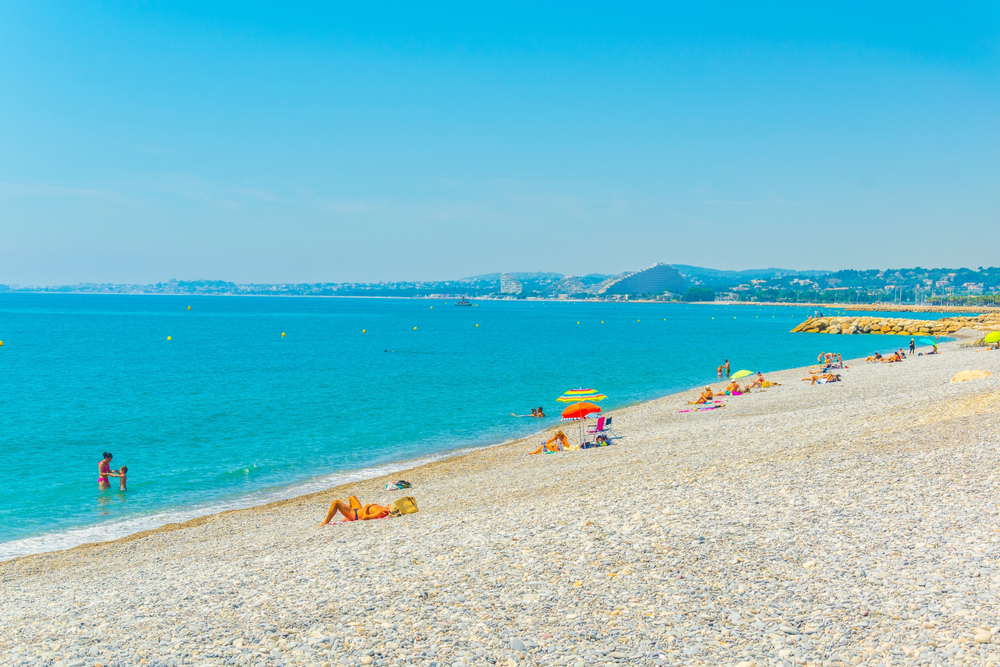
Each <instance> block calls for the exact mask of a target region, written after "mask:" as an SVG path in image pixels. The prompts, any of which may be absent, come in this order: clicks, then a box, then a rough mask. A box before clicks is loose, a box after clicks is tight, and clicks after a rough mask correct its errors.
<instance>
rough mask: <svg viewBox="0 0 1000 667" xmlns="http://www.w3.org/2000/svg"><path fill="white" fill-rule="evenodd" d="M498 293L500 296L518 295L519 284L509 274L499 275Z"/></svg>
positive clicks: (519, 291) (519, 290)
mask: <svg viewBox="0 0 1000 667" xmlns="http://www.w3.org/2000/svg"><path fill="white" fill-rule="evenodd" d="M500 293H501V294H520V293H521V283H520V281H518V279H517V278H515V277H514V276H512V275H510V274H509V273H501V274H500Z"/></svg>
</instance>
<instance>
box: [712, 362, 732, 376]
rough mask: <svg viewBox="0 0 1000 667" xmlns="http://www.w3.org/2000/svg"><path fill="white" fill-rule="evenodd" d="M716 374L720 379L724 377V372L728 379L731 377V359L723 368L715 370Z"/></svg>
mask: <svg viewBox="0 0 1000 667" xmlns="http://www.w3.org/2000/svg"><path fill="white" fill-rule="evenodd" d="M715 372H716V373H717V374H718V376H719V377H720V378H721V377H722V373H723V372H725V374H726V377H729V359H726V360H725V361H724V362H723V363H722V365H721V366H719V367H718V368H717V369H715Z"/></svg>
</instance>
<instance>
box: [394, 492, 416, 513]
mask: <svg viewBox="0 0 1000 667" xmlns="http://www.w3.org/2000/svg"><path fill="white" fill-rule="evenodd" d="M396 509H398V510H399V513H400V514H413V513H415V512H416V511H417V500H416V498H413V497H412V496H406V497H405V498H400V499H399V500H397V501H396Z"/></svg>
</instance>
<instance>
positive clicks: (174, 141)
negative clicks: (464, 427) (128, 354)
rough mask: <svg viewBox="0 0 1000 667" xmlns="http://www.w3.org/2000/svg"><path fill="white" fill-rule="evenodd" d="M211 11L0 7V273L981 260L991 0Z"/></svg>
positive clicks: (989, 193)
mask: <svg viewBox="0 0 1000 667" xmlns="http://www.w3.org/2000/svg"><path fill="white" fill-rule="evenodd" d="M204 4H205V3H190V4H187V3H183V2H161V3H155V2H150V3H100V2H91V3H46V2H31V3H28V2H20V3H8V2H2V3H0V239H2V241H0V283H19V284H63V283H75V282H91V281H93V282H148V281H159V280H167V279H170V278H180V279H197V278H209V279H227V280H236V281H261V282H271V281H281V282H284V281H289V282H299V281H309V282H314V281H335V282H339V281H374V280H404V279H428V280H432V279H445V278H454V277H461V276H466V275H474V274H478V273H490V272H495V271H535V270H547V271H559V272H563V273H570V274H586V273H616V272H619V271H624V270H628V269H635V268H640V267H643V266H646V265H649V264H652V263H654V262H656V261H667V262H677V263H684V264H697V265H703V266H712V267H716V268H757V267H765V266H781V267H788V268H831V269H834V268H885V267H888V266H913V265H921V266H960V265H964V266H973V267H975V266H980V265H984V266H988V265H995V264H998V260H997V257H998V253H997V251H998V249H1000V247H998V242H997V238H998V234H997V225H998V222H1000V188H998V184H1000V165H998V161H1000V160H998V156H1000V5H998V4H997V3H995V2H993V3H965V4H961V5H959V6H958V7H945V6H943V5H941V4H932V3H912V2H910V3H896V4H888V3H857V4H853V5H849V4H839V5H836V6H834V5H830V6H829V7H828V8H819V9H817V8H815V7H809V6H806V4H808V3H787V4H767V3H756V4H753V5H750V4H749V3H748V4H746V5H735V4H728V3H682V4H676V5H669V4H666V3H650V4H627V5H619V4H617V3H604V4H585V3H572V4H570V3H566V4H540V3H531V4H515V3H504V4H496V5H485V4H480V3H456V4H443V3H439V4H436V5H421V6H417V5H415V4H413V3H399V4H394V3H378V4H369V5H359V4H357V3H352V4H348V3H341V2H322V3H316V4H314V5H300V6H297V7H289V6H280V7H279V6H277V5H278V3H269V4H266V5H254V4H253V3H231V4H222V3H211V4H210V6H208V7H206V6H204ZM695 4H697V5H698V6H697V7H692V5H695Z"/></svg>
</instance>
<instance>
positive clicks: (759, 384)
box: [688, 371, 779, 405]
mask: <svg viewBox="0 0 1000 667" xmlns="http://www.w3.org/2000/svg"><path fill="white" fill-rule="evenodd" d="M777 386H779V385H778V383H777V382H770V381H768V380H766V379H764V374H763V373H761V372H760V371H757V375H756V376H754V377H753V378H752V379H750V380H749V381H748V382H747V383H746V384H745V385H744V386H742V387H741V386H740V383H739V382H737V381H736V380H733V381H731V382H730V383H729V384H727V385H726V388H725V389H723V390H722V391H721V392H718V393H717V392H714V391H712V387H711V386H708V387H705V390H704V391H703V392H701V394H699V395H698V398H697V399H695V400H693V401H688V405H704V404H706V403H711V402H712V401H714V400H715V399H716V398H717V397H720V396H742V395H743V394H749V393H750V390H751V389H766V388H768V387H777Z"/></svg>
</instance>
